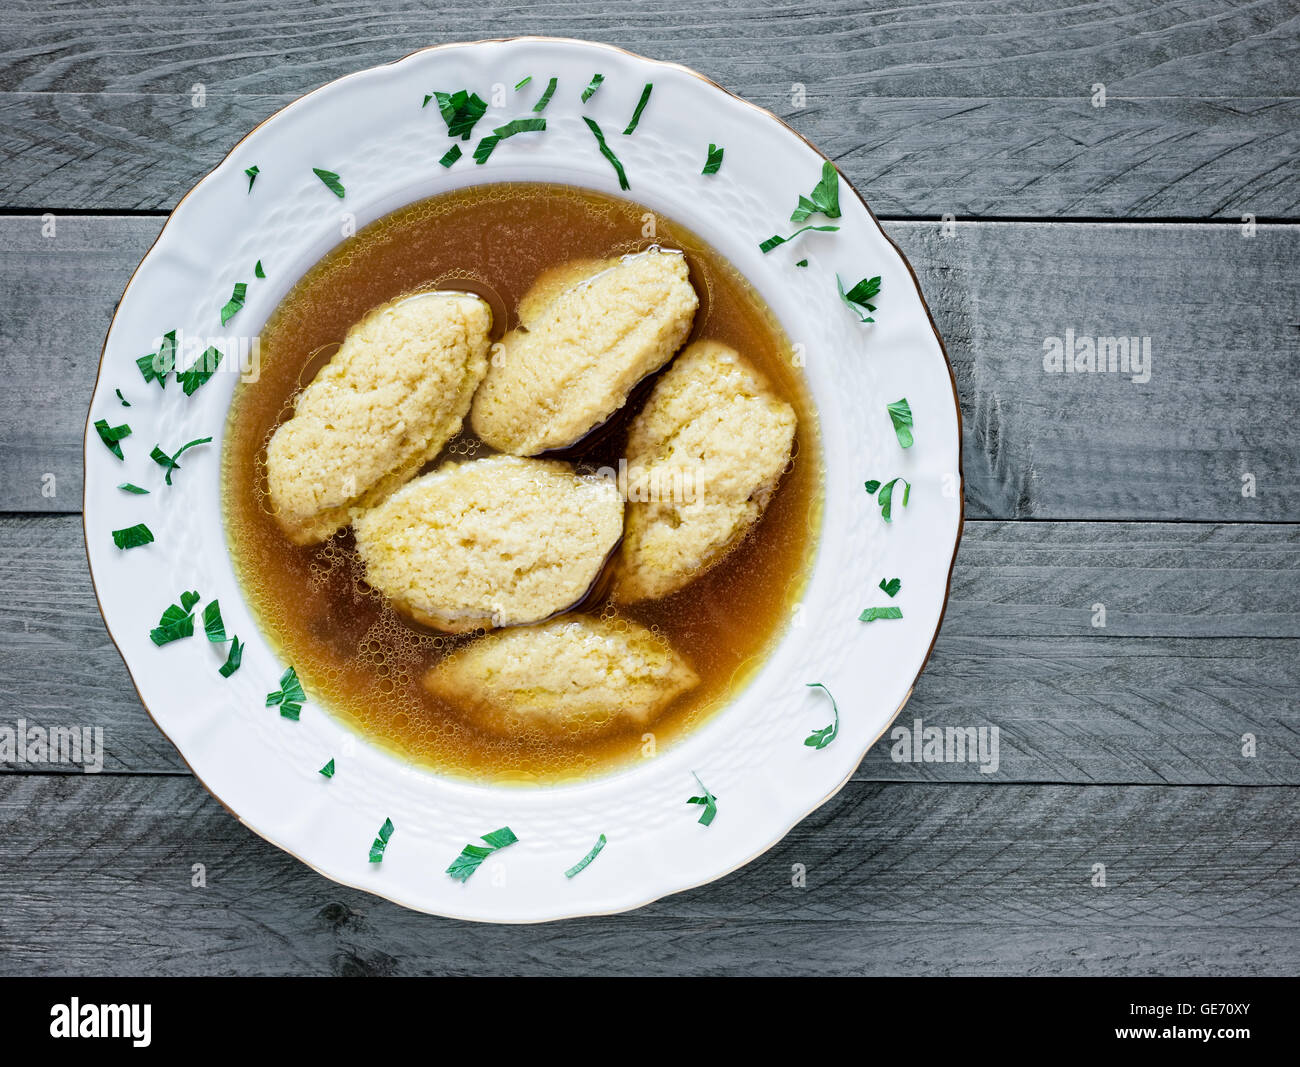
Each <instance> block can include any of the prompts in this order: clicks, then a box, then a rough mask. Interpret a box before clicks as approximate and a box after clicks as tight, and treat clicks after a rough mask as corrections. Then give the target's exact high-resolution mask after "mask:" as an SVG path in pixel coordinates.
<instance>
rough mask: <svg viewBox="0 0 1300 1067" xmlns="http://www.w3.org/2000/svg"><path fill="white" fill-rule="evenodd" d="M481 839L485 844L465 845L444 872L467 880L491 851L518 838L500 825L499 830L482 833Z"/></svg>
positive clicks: (463, 880)
mask: <svg viewBox="0 0 1300 1067" xmlns="http://www.w3.org/2000/svg"><path fill="white" fill-rule="evenodd" d="M482 840H484V841H486V842H487V845H486V846H484V845H466V846H465V847H464V848H463V849H461V850H460V855H459V856H457V857H456V858H455V859H454V860H452V861H451V866H450V867H448V868H447V870H446V873H447V874H449V875H451V876H452V878H454V879H455V880H456V881H457V882H465V881H468V880H469V876H470V875H472V874H473V873H474V872H475V871H477V870H478V869H479V867H481V866H482V864H483V861H484V860H485V859H487V858H488V857H489V856H490V855H492V853H494V852H499V851H500V850H501V849H503V848H505V847H506V846H508V845H513V844H514V843H515V842H516V841H518V840H519V838H517V837H516V836H515V832H514V831H513V830H511V829H510V827H508V826H503V827H501V829H500V830H493V831H492V832H491V833H489V834H484V835H483V837H482Z"/></svg>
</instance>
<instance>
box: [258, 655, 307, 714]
mask: <svg viewBox="0 0 1300 1067" xmlns="http://www.w3.org/2000/svg"><path fill="white" fill-rule="evenodd" d="M306 699H307V694H306V693H305V692H304V691H303V688H302V683H301V682H300V681H298V672H297V671H296V670H294V669H293V668H292V667H290V668H289V669H288V670H287V671H285V672H284V673H283V674H282V675H280V688H279V689H276V690H274V691H273V692H270V693H267V694H266V706H267V707H268V708H273V707H276V706H278V707H279V708H280V714H281V715H283V716H284V717H285V718H286V719H293V720H294V721H295V722H297V721H298V716H299V714H300V713H301V712H302V705H303V702H304V701H305V700H306Z"/></svg>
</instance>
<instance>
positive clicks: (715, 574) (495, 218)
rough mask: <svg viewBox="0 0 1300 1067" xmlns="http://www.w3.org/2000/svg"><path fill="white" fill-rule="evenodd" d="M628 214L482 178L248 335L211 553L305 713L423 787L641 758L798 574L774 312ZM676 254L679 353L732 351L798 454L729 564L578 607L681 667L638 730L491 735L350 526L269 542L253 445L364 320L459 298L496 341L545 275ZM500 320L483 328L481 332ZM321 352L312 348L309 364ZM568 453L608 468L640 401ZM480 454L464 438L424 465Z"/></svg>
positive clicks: (804, 551) (803, 454)
mask: <svg viewBox="0 0 1300 1067" xmlns="http://www.w3.org/2000/svg"><path fill="white" fill-rule="evenodd" d="M646 210H647V209H645V208H644V207H642V206H641V205H638V204H635V203H632V202H630V201H625V200H619V199H616V198H613V197H608V196H605V195H604V194H599V193H595V192H591V191H588V190H582V189H575V188H572V187H567V186H558V185H545V184H535V183H499V184H492V185H484V186H478V187H475V188H471V189H466V190H460V191H457V192H453V193H448V194H444V195H442V196H437V197H433V198H431V199H429V200H424V201H421V202H419V203H416V204H412V205H410V206H408V207H406V208H403V209H401V210H399V211H397V212H394V213H393V214H391V215H388V216H385V217H384V218H382V219H379V220H378V221H376V222H375V223H373V224H371V225H370V226H369V227H367V228H365V229H363V230H362V231H360V232H359V233H358V234H356V236H354V237H352V238H350V239H349V240H348V241H346V242H345V243H343V244H342V245H340V246H338V247H337V248H335V249H334V250H333V251H332V252H330V253H329V254H327V255H326V256H325V258H324V259H322V260H321V261H320V262H319V263H318V264H317V265H316V266H315V267H313V268H312V269H311V270H310V271H309V272H308V273H307V274H306V275H305V276H304V277H303V278H302V279H301V280H300V281H299V282H298V284H297V285H296V286H295V287H294V288H293V289H292V290H291V291H290V293H289V294H288V295H287V296H286V297H285V299H284V301H283V302H282V303H281V305H280V306H279V308H277V309H276V311H275V313H274V314H273V315H272V316H271V319H270V320H269V321H268V322H267V324H266V326H265V328H264V329H263V331H262V334H261V353H262V359H261V376H260V378H259V380H258V381H257V382H256V383H241V384H240V385H239V387H238V389H237V391H236V394H235V400H234V403H233V404H232V406H231V411H230V416H229V424H228V427H227V437H226V442H227V443H226V447H225V453H224V455H223V465H222V479H223V498H224V500H223V502H224V508H225V515H226V531H227V539H228V542H229V545H230V549H231V554H232V558H233V561H234V564H235V569H236V573H237V574H238V576H239V579H240V583H241V586H242V588H243V591H244V594H245V597H246V598H247V600H248V602H249V604H250V607H251V608H252V610H253V613H254V615H255V616H256V617H257V619H258V622H259V624H260V626H261V628H262V632H263V633H264V635H265V636H266V637H267V638H268V640H269V641H270V642H271V644H272V645H273V647H274V648H275V649H276V652H277V654H278V655H279V656H280V657H281V659H282V660H283V661H284V662H285V663H286V664H289V663H292V664H293V665H294V666H295V667H296V669H297V671H298V674H299V676H300V677H301V678H302V680H303V684H304V685H305V686H306V688H307V690H308V692H309V694H310V695H311V697H312V698H313V700H314V701H315V702H317V703H318V704H321V705H323V706H324V707H326V708H327V709H328V710H329V711H330V712H331V713H333V714H335V715H337V716H338V717H340V718H341V719H343V720H344V721H346V722H348V723H349V724H351V725H352V727H353V728H354V729H356V730H357V731H358V732H360V733H362V734H364V735H365V736H367V737H368V738H370V739H372V740H373V741H375V742H376V743H378V744H381V745H383V746H384V747H386V748H389V749H390V750H392V751H394V752H395V753H397V754H398V755H400V756H402V757H404V758H406V759H408V760H410V761H412V762H414V763H417V764H419V765H422V766H425V767H428V768H431V769H433V770H436V771H437V772H439V773H443V774H449V775H455V776H460V777H466V778H471V779H475V780H480V781H481V780H491V781H494V782H499V783H518V784H529V783H543V782H546V783H552V782H562V781H571V780H577V779H582V778H587V777H590V776H591V775H593V774H599V773H607V772H609V771H613V770H616V769H618V768H620V767H623V766H626V765H627V764H629V763H631V762H633V761H635V760H636V759H638V758H639V757H640V753H641V748H642V735H643V734H645V733H646V732H652V733H653V734H654V735H655V748H656V751H658V752H662V751H664V750H665V749H666V747H668V746H669V745H671V744H672V742H673V741H675V740H676V739H678V738H679V737H681V736H682V735H683V734H685V733H687V732H689V731H690V730H691V729H693V728H694V727H695V726H698V725H699V724H700V723H701V722H703V721H705V720H706V719H707V718H708V717H709V716H710V715H712V714H714V713H715V712H716V711H717V710H718V709H720V708H723V707H725V706H726V705H727V704H728V703H729V702H730V699H731V698H732V697H733V696H734V695H735V693H736V692H737V691H738V690H739V689H741V688H743V686H744V685H745V684H747V682H748V681H749V679H750V678H751V677H752V676H753V673H754V671H755V670H756V668H757V667H758V666H759V665H761V664H762V662H763V661H764V660H765V659H766V657H767V655H768V654H769V653H770V651H771V649H772V648H773V647H774V645H775V643H776V642H777V640H779V638H780V636H781V634H782V633H783V632H784V630H785V627H786V625H787V623H788V621H789V619H790V617H791V613H792V609H793V607H794V605H795V604H796V603H797V601H798V599H799V597H800V595H801V593H802V590H803V586H804V582H805V579H806V577H807V571H808V567H809V565H810V561H811V557H812V554H813V549H814V547H815V541H816V537H817V531H818V529H819V528H820V513H821V479H822V472H821V461H820V442H819V440H818V437H817V428H816V419H815V414H814V411H813V409H812V405H811V402H810V400H809V397H808V394H807V391H806V387H805V385H804V382H803V380H802V378H801V377H800V376H799V372H798V371H796V370H795V369H793V368H792V367H791V366H790V364H789V361H788V359H787V358H786V356H787V353H788V352H789V351H790V344H789V342H788V340H787V339H786V337H785V335H784V333H783V331H782V330H781V329H780V327H779V325H778V324H777V322H776V319H775V317H774V316H773V315H772V314H771V312H770V311H769V310H768V308H767V307H766V305H765V304H764V303H763V301H762V300H761V298H760V297H759V296H758V295H757V293H755V291H754V290H753V289H752V288H751V287H750V286H749V284H748V283H747V282H746V281H745V280H744V279H743V278H742V277H741V276H740V275H739V274H738V272H736V270H735V269H734V268H733V267H732V266H731V265H730V264H729V263H728V262H727V261H726V260H725V259H724V258H722V257H721V256H720V255H719V254H718V253H717V252H715V251H714V250H713V249H712V248H711V247H710V246H709V245H707V244H706V243H705V242H704V241H702V240H701V239H700V238H698V237H697V236H695V235H694V234H693V233H691V232H690V231H689V230H686V229H684V228H682V227H680V226H678V225H676V224H675V223H673V222H671V221H670V220H668V219H665V218H664V217H663V216H657V217H656V227H657V229H656V235H655V237H654V239H653V240H647V239H646V238H645V237H644V236H643V235H642V233H641V228H642V225H643V222H642V216H643V215H644V214H645V213H646ZM651 244H659V245H660V246H662V247H664V248H671V249H678V250H681V251H683V252H684V253H685V254H686V257H687V263H688V266H689V268H690V277H691V281H692V284H693V285H695V287H696V289H697V292H698V293H699V295H700V300H701V307H700V312H699V313H698V314H697V316H696V321H695V325H694V327H693V330H692V335H691V338H692V339H696V338H701V337H708V338H712V339H715V340H719V341H723V342H725V343H727V344H730V345H732V346H733V347H734V348H736V349H737V350H738V351H739V352H741V353H742V354H743V355H744V356H745V357H746V358H747V359H749V360H750V361H751V362H753V363H754V365H755V366H756V367H758V368H759V369H760V370H761V371H762V372H763V373H764V374H765V375H766V377H767V378H768V380H769V381H770V382H771V383H772V385H773V387H774V388H775V389H776V391H777V392H778V393H779V394H780V395H781V396H782V397H783V398H784V399H785V400H787V401H788V402H789V403H790V404H792V405H793V406H794V408H795V411H796V413H797V415H798V418H799V427H798V431H797V435H796V439H795V448H794V454H795V457H796V458H795V459H793V460H792V461H791V465H790V467H789V469H788V470H787V472H786V474H785V475H784V477H783V478H782V480H781V482H780V484H779V486H778V488H777V491H776V493H775V494H774V496H773V498H772V501H771V503H770V504H769V505H768V508H767V511H766V513H765V515H764V517H763V519H762V520H761V521H760V522H759V524H758V525H757V526H756V527H755V528H754V529H753V530H752V531H750V533H749V535H748V536H747V537H746V538H745V539H744V541H743V542H742V543H741V544H740V545H739V547H737V548H736V549H735V550H734V551H733V552H732V554H731V555H730V556H728V557H727V559H726V560H725V561H724V562H723V563H721V564H719V565H718V566H716V567H715V568H713V569H712V570H710V571H709V572H707V573H706V574H705V575H703V576H701V577H700V578H698V579H696V580H695V581H694V582H692V583H691V585H690V586H688V587H687V588H686V589H685V590H683V591H682V592H680V593H678V594H676V595H674V596H671V597H668V598H666V599H664V600H661V601H655V602H651V603H645V604H636V605H631V606H617V607H616V606H615V605H614V604H613V603H612V602H611V601H610V600H609V598H608V593H607V590H608V582H607V581H604V582H602V581H600V580H598V581H597V583H595V584H594V585H593V588H592V590H591V592H590V593H589V595H588V597H587V599H586V600H585V601H584V602H583V604H582V610H583V611H585V612H586V613H589V614H592V615H599V616H600V617H602V618H605V619H614V620H633V621H636V622H638V623H641V624H642V625H644V626H646V627H648V628H649V629H650V630H651V632H652V633H653V634H654V635H655V636H656V638H657V639H658V640H660V641H662V642H664V643H665V644H667V645H670V646H671V647H673V648H675V649H676V650H677V651H678V652H680V653H681V654H682V655H684V656H685V657H686V658H687V659H688V660H689V661H690V663H691V665H692V666H693V667H694V669H695V671H696V673H697V674H698V675H699V676H700V679H701V682H700V685H699V686H698V687H697V688H695V689H694V690H692V691H691V692H689V693H686V694H684V695H683V696H682V697H680V698H678V700H677V701H675V702H674V703H673V704H672V705H670V706H669V707H668V708H667V709H666V710H665V711H664V712H663V713H662V714H661V715H660V716H659V717H658V718H657V719H655V720H653V721H652V722H650V723H646V724H643V723H636V722H632V721H630V720H628V721H624V720H621V719H619V718H618V717H617V716H616V715H614V714H613V712H614V711H616V710H617V709H611V721H610V722H609V724H608V725H607V726H606V727H605V728H604V729H602V730H599V731H592V730H589V729H577V728H575V729H572V730H569V731H563V732H559V733H554V734H552V733H547V732H545V731H543V730H541V729H538V728H537V727H536V726H535V725H531V724H529V723H526V722H520V723H518V724H517V729H515V730H514V731H512V732H510V733H508V734H506V735H502V734H499V733H494V732H492V731H490V730H487V729H484V728H481V727H480V726H478V725H476V722H475V719H474V716H473V714H472V712H471V711H469V710H468V709H465V708H459V707H456V706H453V705H451V704H448V703H446V702H443V701H441V700H439V699H437V698H435V697H433V696H432V695H431V694H429V693H428V692H427V691H426V690H425V689H424V687H423V685H422V684H421V679H422V677H423V675H424V673H425V671H426V670H427V669H428V668H429V667H430V666H432V665H433V664H435V663H436V662H438V660H439V659H440V658H442V657H443V656H446V655H448V654H449V653H451V652H454V651H455V650H456V649H459V648H462V647H464V646H465V645H466V644H467V643H468V642H470V641H472V640H474V639H475V637H476V636H477V635H475V634H462V635H447V634H440V633H437V632H435V631H431V630H427V629H425V628H424V627H421V626H419V625H417V624H415V623H412V622H411V621H409V620H407V619H405V618H404V617H402V616H400V615H399V614H398V613H397V612H396V611H395V610H394V609H393V608H392V607H391V606H390V605H389V604H388V603H387V602H386V601H385V600H384V598H383V597H381V596H380V595H379V594H378V593H376V592H375V591H374V590H373V589H371V587H370V586H369V585H368V584H367V583H366V581H365V569H364V566H363V564H362V563H361V561H360V559H359V558H358V557H357V555H356V552H355V549H354V547H353V542H352V536H351V533H350V532H349V531H346V530H344V531H342V532H340V533H339V534H336V535H335V536H334V537H332V538H330V539H329V540H328V541H326V542H324V543H322V544H318V545H308V546H295V545H292V544H290V543H289V542H288V540H287V539H286V538H285V537H284V536H283V535H282V534H281V533H280V531H279V528H278V527H277V525H276V523H275V519H274V516H273V515H272V514H271V511H270V501H269V496H268V494H267V491H266V462H265V450H266V444H267V442H268V441H269V440H270V437H271V435H272V434H273V433H274V432H275V429H276V428H277V427H278V426H279V425H280V423H281V422H283V421H284V420H285V419H287V418H288V417H289V416H290V415H291V414H292V411H293V401H294V399H295V397H296V395H297V393H298V391H299V390H300V389H301V388H302V387H303V386H304V385H305V384H306V383H307V382H309V381H310V380H311V377H312V376H313V375H314V374H315V373H316V372H317V371H318V370H319V369H320V367H321V366H324V364H325V362H327V361H328V359H329V355H332V354H333V352H335V351H337V350H338V346H339V344H340V343H341V342H342V340H343V338H344V336H345V335H346V334H347V331H348V328H349V327H350V326H351V325H352V324H353V323H355V322H357V321H358V320H359V319H361V318H362V317H363V316H364V315H365V314H366V313H367V312H368V311H370V310H371V309H373V308H375V307H377V306H379V305H381V304H384V303H387V302H389V301H392V300H394V299H396V298H398V297H401V296H403V295H407V294H413V293H417V292H422V291H429V290H432V289H459V290H462V291H469V292H475V293H477V294H478V295H480V296H482V297H483V298H484V299H486V300H487V301H488V303H489V304H490V305H491V307H492V310H493V337H494V338H497V337H499V336H500V335H501V333H503V332H504V331H505V330H506V329H507V328H511V327H514V326H515V325H516V324H517V320H518V316H517V308H518V304H519V301H520V299H521V298H522V297H523V296H524V294H525V293H526V292H527V291H528V289H529V288H530V287H531V286H532V284H533V283H534V282H535V281H536V280H537V279H538V277H539V276H541V275H542V274H543V272H545V271H548V270H554V269H556V268H558V267H562V266H564V265H565V264H567V263H569V262H571V261H573V260H598V259H609V258H612V257H617V256H620V255H624V254H628V253H635V252H640V251H643V250H644V249H645V248H646V247H647V246H648V245H651ZM498 316H499V318H498ZM326 353H328V354H326ZM652 385H653V381H649V382H644V383H642V384H641V386H639V387H638V388H637V389H636V390H635V391H634V392H633V394H632V396H631V397H630V398H629V402H628V404H627V405H626V406H625V408H624V409H623V410H622V411H621V412H620V413H618V414H617V415H616V416H615V417H613V418H611V419H610V420H609V421H608V422H607V423H606V424H604V425H602V426H600V427H598V428H596V430H594V431H593V432H592V433H591V434H589V435H588V436H587V438H585V439H584V440H583V441H581V442H579V443H578V444H577V445H576V446H573V447H571V448H569V449H565V450H563V452H558V453H556V454H555V456H556V458H563V459H566V460H568V461H570V462H573V463H574V464H575V465H578V466H580V467H585V466H589V467H591V468H599V467H604V466H612V467H614V468H617V466H618V458H619V457H620V455H621V454H622V449H623V443H624V438H625V436H626V431H627V422H628V420H629V419H630V417H631V416H632V415H633V414H634V413H635V412H636V410H638V409H639V407H640V405H641V404H642V403H643V402H644V400H645V397H646V396H647V395H648V394H649V390H650V389H651V388H652ZM490 452H491V449H488V448H487V447H486V446H484V445H483V444H482V442H480V441H479V440H478V439H477V438H476V437H475V436H474V435H473V434H472V433H471V432H469V430H468V427H466V429H465V430H464V431H462V432H461V433H460V434H458V435H457V436H456V437H454V438H453V439H452V440H451V441H450V442H449V443H448V445H447V447H446V448H444V450H443V453H442V455H441V456H439V457H438V458H437V459H436V460H435V461H434V462H433V463H432V464H430V465H429V466H430V468H432V467H435V466H437V465H439V464H441V463H442V462H444V461H445V460H447V459H456V460H465V459H470V458H474V457H477V456H481V455H485V454H488V453H490Z"/></svg>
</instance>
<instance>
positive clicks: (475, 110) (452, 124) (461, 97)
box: [433, 89, 487, 141]
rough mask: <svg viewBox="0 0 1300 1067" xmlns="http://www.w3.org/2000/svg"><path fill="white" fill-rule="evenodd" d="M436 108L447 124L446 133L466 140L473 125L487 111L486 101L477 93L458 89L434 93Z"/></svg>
mask: <svg viewBox="0 0 1300 1067" xmlns="http://www.w3.org/2000/svg"><path fill="white" fill-rule="evenodd" d="M433 95H434V97H435V98H436V99H437V101H438V110H439V111H440V112H442V120H443V122H445V123H446V124H447V135H448V136H449V137H451V139H452V140H456V139H457V138H459V139H460V140H462V141H468V140H469V138H470V134H472V133H473V132H474V126H475V125H476V124H477V123H478V120H479V119H481V118H482V117H483V116H484V115H485V114H486V113H487V101H486V100H484V99H483V98H482V97H480V96H479V95H478V93H470V92H467V91H466V90H464V89H460V90H458V91H456V92H454V93H434V94H433Z"/></svg>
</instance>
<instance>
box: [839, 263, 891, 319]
mask: <svg viewBox="0 0 1300 1067" xmlns="http://www.w3.org/2000/svg"><path fill="white" fill-rule="evenodd" d="M835 288H836V289H838V290H839V293H840V299H841V300H842V301H844V306H845V307H847V308H849V310H851V311H853V312H854V313H855V314H856V315H857V316H858V318H859V319H861V320H862V321H863V322H875V321H876V320H875V319H873V318H870V317H868V316H867V315H865V314H863V309H864V308H865V309H866V310H867V311H870V312H872V313H874V312H875V310H876V305H875V304H873V303H871V301H872V300H874V299H875V298H876V296H877V295H878V294H879V292H880V275H879V274H877V275H876V276H875V277H874V278H863V279H862V280H861V281H860V282H858V284H857V285H855V286H854V287H853V288H852V289H850V290H849V291H848V292H847V293H846V292H845V291H844V283H843V282H842V281H840V276H839V275H838V274H836V275H835Z"/></svg>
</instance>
